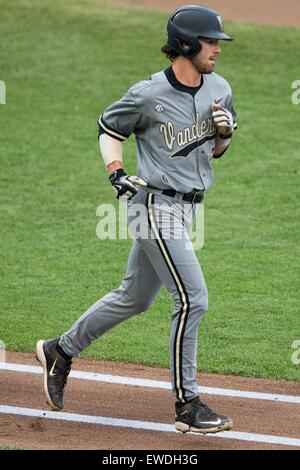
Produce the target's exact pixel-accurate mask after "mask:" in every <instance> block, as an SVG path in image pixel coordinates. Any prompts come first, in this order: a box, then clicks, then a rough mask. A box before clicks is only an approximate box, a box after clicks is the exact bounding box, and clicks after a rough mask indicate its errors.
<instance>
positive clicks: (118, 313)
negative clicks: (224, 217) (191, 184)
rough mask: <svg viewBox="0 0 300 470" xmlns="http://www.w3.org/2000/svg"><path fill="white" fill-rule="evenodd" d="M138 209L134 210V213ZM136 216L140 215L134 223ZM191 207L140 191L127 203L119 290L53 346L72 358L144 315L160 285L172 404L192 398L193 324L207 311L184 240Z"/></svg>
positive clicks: (196, 267) (198, 274) (192, 213)
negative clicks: (167, 323) (168, 308)
mask: <svg viewBox="0 0 300 470" xmlns="http://www.w3.org/2000/svg"><path fill="white" fill-rule="evenodd" d="M139 208H140V210H139ZM136 211H138V213H139V214H140V213H142V216H141V219H140V221H141V223H140V224H135V221H136ZM195 211H196V207H195V204H190V203H184V202H183V201H182V198H181V196H180V195H179V194H176V195H175V196H174V197H169V196H165V195H162V194H161V193H159V192H158V191H152V192H150V191H146V190H140V191H139V192H138V193H137V194H136V195H135V196H134V197H133V198H132V199H131V201H129V203H128V221H129V225H134V226H135V227H137V226H139V229H141V227H142V228H144V229H145V227H146V231H145V230H144V231H143V233H141V231H140V232H138V230H137V229H136V230H135V240H134V241H133V245H132V249H131V252H130V256H129V259H128V265H127V270H126V274H125V277H124V279H123V281H122V283H121V285H120V286H119V287H118V288H117V289H115V290H113V291H111V292H110V293H109V294H107V295H105V296H104V297H102V298H101V299H100V300H98V301H97V302H96V303H95V304H94V305H92V306H91V307H90V308H89V309H88V310H87V311H86V312H85V313H84V314H83V315H82V316H81V317H80V318H79V319H78V320H77V321H76V322H75V323H74V325H73V326H72V327H71V329H70V330H69V331H67V332H65V333H64V334H63V335H62V336H61V338H60V341H59V345H60V347H61V348H62V349H63V350H64V351H65V352H66V354H68V355H70V356H76V355H78V354H79V353H80V352H81V351H83V350H84V349H85V348H86V347H87V346H89V345H90V344H91V343H92V341H94V340H95V339H97V338H99V337H100V336H102V335H103V334H104V333H105V332H106V331H108V330H110V329H111V328H113V327H115V326H116V325H118V324H119V323H121V322H123V321H124V320H126V319H127V318H130V317H132V316H133V315H136V314H138V313H141V312H144V311H145V310H147V308H148V307H149V306H150V305H151V303H152V302H153V300H154V299H155V297H156V296H157V294H158V292H159V290H160V288H161V286H162V285H163V284H164V285H165V286H166V288H167V289H168V291H169V293H170V294H171V296H172V298H173V300H174V310H173V315H172V325H171V333H170V371H171V378H172V387H173V392H174V395H175V396H176V398H177V400H179V401H181V402H183V403H184V402H186V401H188V400H191V399H192V398H194V397H196V396H198V386H197V381H196V372H197V368H196V354H197V336H198V324H199V321H200V319H201V317H202V316H203V314H204V313H205V312H206V310H207V308H208V298H207V297H208V296H207V288H206V284H205V281H204V278H203V274H202V271H201V267H200V265H199V262H198V259H197V257H196V255H195V252H194V249H193V247H192V243H191V241H190V238H189V236H188V230H189V229H190V227H191V225H192V222H193V218H194V216H195Z"/></svg>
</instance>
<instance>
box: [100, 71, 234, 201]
mask: <svg viewBox="0 0 300 470" xmlns="http://www.w3.org/2000/svg"><path fill="white" fill-rule="evenodd" d="M215 100H216V101H217V102H220V104H222V105H223V106H224V107H225V108H227V109H229V110H230V111H231V113H232V115H233V118H234V121H235V118H236V113H235V111H234V109H233V104H232V92H231V88H230V86H229V84H228V83H227V81H226V80H225V79H224V78H222V77H221V76H220V75H218V74H216V73H212V74H207V75H203V84H202V86H201V87H200V88H199V90H198V91H197V93H196V94H195V96H194V97H193V96H192V95H191V94H188V93H185V92H182V91H179V90H177V89H175V88H174V87H173V86H172V85H171V83H170V82H169V81H168V79H167V77H166V75H165V73H164V72H163V71H162V72H158V73H155V74H154V75H152V76H151V77H150V79H149V80H144V81H141V82H139V83H137V84H135V85H134V86H132V87H131V88H130V89H129V91H128V92H127V93H126V94H125V95H124V96H123V98H122V99H121V100H120V101H117V102H116V103H114V104H112V105H111V106H110V107H109V108H107V109H106V111H105V112H104V113H103V114H102V116H100V118H99V125H100V128H101V130H102V131H104V132H106V133H107V134H109V135H110V136H111V137H113V138H115V139H118V140H120V141H124V140H125V139H126V138H128V137H129V136H130V134H131V133H134V134H135V136H136V145H137V166H138V168H137V174H138V176H139V177H140V178H142V179H143V180H145V181H147V182H148V183H149V186H153V187H156V188H159V189H168V188H171V189H175V190H176V191H178V192H182V193H187V192H189V191H191V190H192V189H193V188H194V189H204V190H206V189H208V188H209V187H210V186H211V184H212V182H213V172H212V158H213V153H214V148H215V139H216V136H217V131H216V128H215V125H214V123H213V119H212V111H211V104H212V103H213V101H215ZM235 126H236V125H235Z"/></svg>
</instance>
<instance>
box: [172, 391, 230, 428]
mask: <svg viewBox="0 0 300 470" xmlns="http://www.w3.org/2000/svg"><path fill="white" fill-rule="evenodd" d="M175 427H176V429H177V431H181V432H199V433H202V434H207V433H209V432H212V433H214V432H220V431H229V429H231V428H232V427H233V422H232V420H231V419H230V418H227V417H226V416H220V415H217V414H216V413H214V412H213V411H212V410H211V409H210V408H209V407H208V406H207V405H205V404H204V403H202V402H201V401H200V398H199V397H196V398H194V399H193V400H191V401H189V402H187V403H179V402H177V403H176V404H175Z"/></svg>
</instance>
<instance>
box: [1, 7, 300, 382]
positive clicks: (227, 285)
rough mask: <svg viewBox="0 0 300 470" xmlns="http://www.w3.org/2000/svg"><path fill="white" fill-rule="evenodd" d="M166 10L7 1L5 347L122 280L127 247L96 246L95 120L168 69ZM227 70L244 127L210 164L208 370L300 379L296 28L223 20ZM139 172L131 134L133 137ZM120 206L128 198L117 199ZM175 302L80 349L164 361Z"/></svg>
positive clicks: (100, 197)
mask: <svg viewBox="0 0 300 470" xmlns="http://www.w3.org/2000/svg"><path fill="white" fill-rule="evenodd" d="M166 19H167V15H166V14H162V13H151V12H148V11H147V12H144V11H143V10H141V9H133V8H131V9H129V8H125V7H117V6H113V7H111V6H109V5H108V2H107V3H104V2H102V1H96V0H94V1H93V0H86V1H83V0H75V1H71V0H64V1H58V0H43V1H40V0H22V1H21V0H16V1H14V2H11V1H10V0H0V20H1V29H0V42H1V46H2V47H1V58H0V80H4V81H5V83H6V87H7V97H6V101H7V102H6V104H5V105H0V138H1V142H0V152H1V174H0V178H1V188H0V191H1V212H0V224H1V225H0V226H1V264H0V270H1V311H0V339H1V340H2V341H4V342H5V343H6V346H7V348H8V349H11V350H20V351H33V350H34V345H35V342H36V340H37V339H40V338H49V337H55V336H57V335H59V334H61V333H62V332H63V331H64V330H65V329H67V328H68V327H69V326H70V325H71V324H72V322H73V321H74V320H75V319H77V317H78V316H79V315H80V314H81V312H83V311H84V310H85V309H86V308H87V307H88V306H90V305H91V304H92V303H93V302H94V301H96V300H97V299H98V298H100V297H101V296H102V295H104V294H105V293H107V292H108V291H109V290H111V289H112V288H114V287H117V286H118V284H119V282H120V280H121V278H122V275H123V272H124V269H125V266H126V260H127V256H128V252H129V249H130V241H129V240H125V241H124V240H117V241H110V240H106V241H100V240H99V239H98V238H97V237H96V231H95V230H96V224H97V222H98V219H97V217H96V208H97V206H98V205H99V204H100V203H104V202H105V203H110V202H114V199H113V196H112V191H111V187H110V184H109V182H108V180H107V175H106V172H105V170H104V166H103V164H102V162H101V159H100V156H99V152H98V143H97V126H96V120H97V117H98V115H99V114H100V113H101V112H102V111H103V110H104V109H105V107H106V106H107V105H109V104H110V103H111V102H113V101H115V100H116V99H118V98H119V97H120V96H121V95H122V94H123V93H124V92H125V91H126V90H127V89H128V88H129V86H130V85H131V84H133V83H135V82H137V81H139V80H141V79H144V78H146V77H148V76H149V75H150V74H151V73H153V72H156V71H158V70H161V69H163V68H166V67H167V65H168V62H167V61H166V59H165V58H164V56H163V55H162V54H160V46H161V45H162V44H163V43H164V41H165V23H166ZM226 26H227V30H228V33H229V34H232V35H233V36H234V37H235V38H236V41H234V42H233V43H232V44H225V45H224V47H223V54H222V56H221V58H220V60H219V62H218V67H217V70H216V71H217V72H218V73H220V74H221V75H223V76H224V77H225V78H226V79H227V80H228V81H229V82H230V84H231V85H232V88H233V90H234V96H235V107H236V109H237V111H238V123H239V131H238V132H237V134H236V136H235V138H234V142H233V143H232V147H231V149H230V150H229V151H228V152H227V154H226V156H224V158H223V159H221V160H220V161H216V162H215V180H216V184H215V186H214V188H213V189H212V190H211V191H210V192H209V194H208V196H207V198H206V203H205V246H204V248H203V249H202V250H201V251H199V253H198V254H199V259H200V261H201V265H202V268H203V271H204V275H205V278H206V281H207V285H208V289H209V297H210V310H209V314H208V315H207V316H206V318H205V320H204V321H203V323H202V325H201V327H200V341H199V353H198V356H199V357H198V365H199V370H202V371H210V372H219V373H233V374H240V375H249V376H261V377H269V378H276V379H281V378H282V379H294V380H300V365H298V366H297V365H294V364H293V363H292V361H291V355H292V353H293V349H292V343H293V341H295V340H297V339H300V319H299V274H300V273H299V215H300V211H299V199H300V194H299V159H300V158H299V157H300V150H299V115H300V105H298V106H296V105H293V104H292V102H291V92H292V90H291V83H292V82H293V81H294V80H296V79H300V76H299V63H298V61H297V60H296V54H295V49H296V48H297V45H298V44H299V41H300V30H299V29H293V28H271V27H258V26H255V25H241V24H234V23H228V22H227V24H226ZM125 155H126V157H125V161H126V168H127V170H128V172H134V171H135V157H134V138H133V137H131V138H130V139H129V141H128V142H126V144H125ZM116 206H117V204H116ZM171 309H172V303H171V300H170V299H169V297H168V294H167V292H166V291H164V290H163V291H162V292H161V294H160V296H159V298H158V299H157V301H156V302H155V304H154V305H153V306H152V307H151V309H150V310H149V311H148V312H147V313H144V314H142V315H140V316H139V317H136V318H134V319H132V320H130V321H128V322H126V323H124V324H122V325H121V326H119V327H118V328H116V329H114V330H113V331H111V332H109V333H108V334H106V335H105V336H104V337H103V338H102V339H101V340H99V341H96V342H95V343H94V344H93V345H92V346H91V347H90V348H88V349H87V350H86V352H85V353H84V354H83V355H85V356H88V357H92V358H101V359H119V360H124V361H132V362H137V363H148V364H153V365H163V366H168V363H169V358H168V342H169V340H168V334H169V327H170V312H171Z"/></svg>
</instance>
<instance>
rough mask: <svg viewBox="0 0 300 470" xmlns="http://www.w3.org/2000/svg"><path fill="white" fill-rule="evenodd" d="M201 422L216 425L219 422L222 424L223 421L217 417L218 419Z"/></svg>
mask: <svg viewBox="0 0 300 470" xmlns="http://www.w3.org/2000/svg"><path fill="white" fill-rule="evenodd" d="M200 423H201V424H213V425H215V426H218V425H219V424H222V421H221V420H220V418H218V419H217V421H200Z"/></svg>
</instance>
